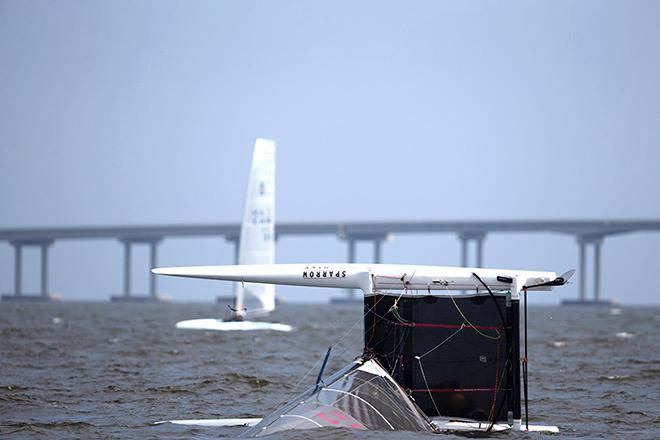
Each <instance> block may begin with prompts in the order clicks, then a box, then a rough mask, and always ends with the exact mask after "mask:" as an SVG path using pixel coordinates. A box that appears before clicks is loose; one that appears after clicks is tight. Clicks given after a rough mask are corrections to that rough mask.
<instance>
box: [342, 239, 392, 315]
mask: <svg viewBox="0 0 660 440" xmlns="http://www.w3.org/2000/svg"><path fill="white" fill-rule="evenodd" d="M342 238H343V239H345V240H346V242H347V244H348V255H347V260H348V263H350V264H353V263H355V262H356V261H355V260H356V257H355V255H356V253H355V246H356V244H357V242H358V241H370V242H372V243H373V262H374V263H376V264H380V263H381V261H382V257H383V253H382V251H383V242H385V241H389V240H391V239H392V234H377V233H352V234H346V233H343V234H342ZM330 303H331V304H362V303H363V301H362V298H356V295H355V290H354V289H346V297H345V298H332V299H330Z"/></svg>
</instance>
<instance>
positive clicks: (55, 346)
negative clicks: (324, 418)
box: [0, 303, 660, 439]
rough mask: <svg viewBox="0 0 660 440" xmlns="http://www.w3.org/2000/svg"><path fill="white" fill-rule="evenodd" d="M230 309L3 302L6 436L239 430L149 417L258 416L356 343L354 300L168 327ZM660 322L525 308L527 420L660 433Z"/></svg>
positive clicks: (633, 311)
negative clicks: (273, 328) (266, 327)
mask: <svg viewBox="0 0 660 440" xmlns="http://www.w3.org/2000/svg"><path fill="white" fill-rule="evenodd" d="M225 313H226V307H225V306H223V305H214V304H130V305H129V304H109V303H108V304H104V303H60V304H11V303H0V437H2V438H100V437H103V438H113V437H116V438H149V437H158V438H216V437H235V436H236V435H238V434H240V432H242V430H243V429H242V428H236V429H234V428H229V429H228V428H203V427H196V428H193V427H185V426H175V425H169V424H168V425H153V422H155V421H158V420H167V419H181V418H224V417H260V416H262V415H265V414H267V413H269V412H270V411H272V410H273V409H275V408H276V407H277V406H278V405H279V404H280V403H282V402H284V401H286V400H287V399H288V398H290V397H292V396H293V395H294V394H295V393H297V392H299V391H302V390H303V389H304V388H306V387H308V386H309V385H311V384H312V383H313V381H314V379H315V375H316V373H317V369H316V368H312V367H314V365H315V364H316V363H317V362H318V361H319V359H321V357H322V356H323V354H324V352H325V350H326V349H327V347H328V346H329V345H331V344H336V343H337V341H338V339H340V338H341V337H342V336H344V337H343V339H342V340H341V341H340V342H339V344H338V345H337V346H336V347H335V348H334V349H333V354H332V356H331V359H330V362H329V365H328V370H327V371H332V370H335V369H338V368H340V367H342V366H343V365H345V364H346V363H347V362H349V361H351V360H352V359H353V358H354V357H355V356H357V355H359V354H360V349H361V347H362V321H361V316H362V315H361V314H362V310H361V308H360V307H357V308H350V307H333V306H328V305H284V306H282V307H280V308H279V309H278V310H277V312H276V313H275V314H274V316H273V320H277V321H280V322H284V323H289V324H292V325H294V326H296V327H297V330H296V331H294V332H292V333H279V332H273V333H265V332H246V333H243V332H232V333H211V332H203V331H202V332H199V331H182V330H175V329H174V323H175V322H176V321H178V320H182V319H190V318H202V317H206V318H208V317H216V316H217V317H222V316H224V315H225ZM615 313H616V312H615ZM351 328H352V331H349V330H351ZM659 330H660V308H659V307H636V308H633V307H623V308H621V313H620V314H613V313H612V311H611V309H610V308H607V307H605V308H579V307H577V308H576V307H532V308H531V309H530V340H529V347H530V356H529V375H530V396H531V400H530V422H533V423H540V424H554V425H558V426H559V428H560V430H561V433H560V434H558V435H550V436H551V437H554V438H602V437H615V438H616V437H618V438H631V437H637V438H660V336H659V335H658V333H659ZM310 369H311V370H310ZM306 373H309V374H308V375H307V376H305V374H306ZM309 436H310V433H309V432H304V431H299V432H291V433H286V434H283V435H282V437H283V438H287V439H294V438H308V437H309ZM313 436H314V438H361V439H362V438H383V437H386V438H392V439H394V438H397V439H398V438H420V437H422V435H419V434H413V433H389V434H387V433H382V432H379V433H374V432H371V433H369V432H367V433H365V432H357V431H350V432H349V431H338V430H326V431H322V432H319V431H315V432H314V434H313ZM548 436H549V435H548V434H523V433H507V434H493V435H491V437H495V438H507V439H508V438H517V439H518V438H539V437H543V438H548ZM424 437H426V438H428V437H429V435H426V436H424ZM452 437H453V436H452ZM433 438H437V437H433ZM457 438H459V437H457Z"/></svg>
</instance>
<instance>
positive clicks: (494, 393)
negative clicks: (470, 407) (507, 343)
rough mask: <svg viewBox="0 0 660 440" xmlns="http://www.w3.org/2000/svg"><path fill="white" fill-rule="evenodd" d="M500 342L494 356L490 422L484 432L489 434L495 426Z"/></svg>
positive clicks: (498, 385)
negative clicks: (493, 384) (493, 387)
mask: <svg viewBox="0 0 660 440" xmlns="http://www.w3.org/2000/svg"><path fill="white" fill-rule="evenodd" d="M500 342H501V341H497V350H496V353H497V354H496V356H495V390H494V391H493V403H492V405H491V407H490V415H489V416H488V420H489V422H490V426H489V427H488V429H486V432H490V431H491V430H492V429H493V426H494V425H495V418H496V414H495V404H496V403H497V392H498V391H499V387H500V383H499V378H500V377H499V376H500Z"/></svg>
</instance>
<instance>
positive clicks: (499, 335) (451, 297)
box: [449, 295, 502, 341]
mask: <svg viewBox="0 0 660 440" xmlns="http://www.w3.org/2000/svg"><path fill="white" fill-rule="evenodd" d="M449 299H451V302H453V303H454V307H456V310H458V313H460V315H461V316H462V317H463V319H464V320H465V322H467V323H468V325H469V326H470V327H471V328H472V329H473V330H474V331H475V332H477V333H479V334H480V335H481V336H483V337H484V338H488V339H492V340H494V341H497V340H498V339H500V338H501V337H502V334H501V333H500V331H499V330H497V329H495V332H496V333H497V336H491V335H487V334H486V333H483V332H481V331H480V330H479V329H478V328H477V327H475V326H474V324H472V323H471V322H470V320H469V319H467V317H466V316H465V314H464V313H463V311H462V310H461V308H460V307H458V304H456V300H455V299H454V297H453V296H452V295H449Z"/></svg>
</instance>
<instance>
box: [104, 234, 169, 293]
mask: <svg viewBox="0 0 660 440" xmlns="http://www.w3.org/2000/svg"><path fill="white" fill-rule="evenodd" d="M161 240H162V237H127V238H121V239H120V242H121V243H122V244H123V246H124V279H123V285H124V286H123V292H122V294H121V295H114V296H112V297H111V298H110V300H111V301H113V302H159V301H160V300H161V299H160V298H159V297H158V288H157V281H156V275H154V274H153V273H151V269H153V268H154V267H156V266H157V265H158V244H159V243H160V241H161ZM134 244H147V245H148V246H149V269H148V270H149V294H148V295H133V293H132V289H131V276H132V255H131V252H132V249H131V248H132V246H133V245H134Z"/></svg>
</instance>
